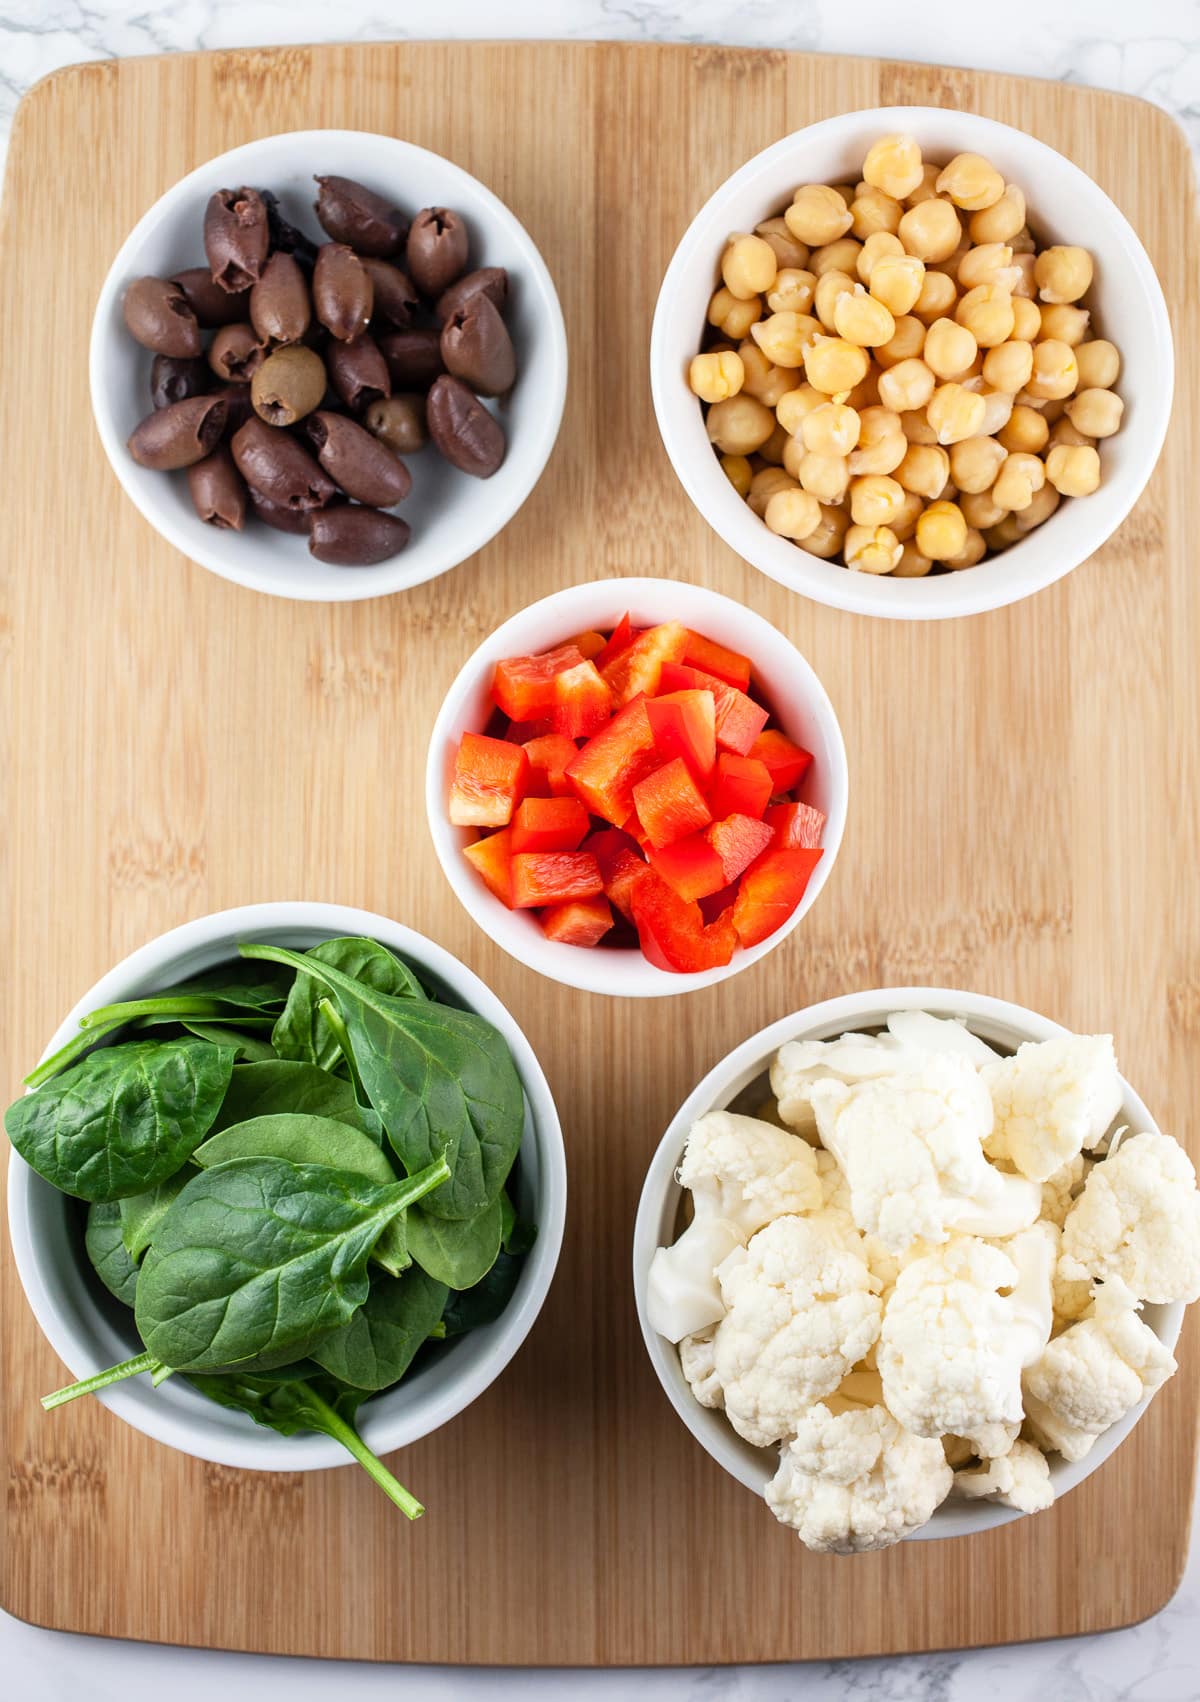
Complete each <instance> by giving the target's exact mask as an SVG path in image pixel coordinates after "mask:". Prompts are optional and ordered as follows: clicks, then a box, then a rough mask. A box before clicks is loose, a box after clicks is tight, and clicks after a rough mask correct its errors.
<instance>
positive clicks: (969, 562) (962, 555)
mask: <svg viewBox="0 0 1200 1702" xmlns="http://www.w3.org/2000/svg"><path fill="white" fill-rule="evenodd" d="M986 554H987V544H986V543H985V542H984V539H983V534H982V533H981V532H977V531H976V530H975V528H974V527H973V526H968V527H967V541H966V543H965V544H964V545H963V547H962V549H961V550H959V551H958V553H957V554H956V555H952V556H947V557H946V563H945V565H946V566H947V567H949V568H952V569H953V570H954V572H955V573H957V572H958V570H959V569H960V568H963V567H974V566H975V564H976V562H980V561H982V560H983V558H984V556H985V555H986Z"/></svg>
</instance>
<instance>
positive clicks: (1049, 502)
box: [1013, 480, 1062, 537]
mask: <svg viewBox="0 0 1200 1702" xmlns="http://www.w3.org/2000/svg"><path fill="white" fill-rule="evenodd" d="M1061 501H1062V497H1061V496H1060V495H1059V494H1058V492H1057V491H1056V490H1055V488H1054V486H1053V485H1052V484H1051V483H1050V482H1049V480H1047V481H1046V483H1045V484H1044V485H1043V486H1042V488H1041V490H1040V491H1035V492H1034V493H1033V501H1032V502H1031V503H1030V504H1029V507H1028V508H1023V509H1022V510H1021V512H1020V513H1019V514H1014V516H1013V519H1014V520H1015V521H1016V523H1017V531H1018V532H1019V533H1020V534H1021V536H1022V537H1024V536H1025V534H1026V533H1027V532H1032V531H1033V529H1034V527H1035V526H1040V525H1041V524H1042V522H1043V521H1044V520H1049V518H1050V516H1051V515H1052V514H1053V513H1054V510H1055V509H1056V508H1057V507H1058V505H1059V503H1060V502H1061Z"/></svg>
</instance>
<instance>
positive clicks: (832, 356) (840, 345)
mask: <svg viewBox="0 0 1200 1702" xmlns="http://www.w3.org/2000/svg"><path fill="white" fill-rule="evenodd" d="M869 364H870V360H869V357H868V355H867V351H866V350H865V349H864V348H860V347H859V345H858V344H857V343H850V342H847V341H846V340H845V339H844V338H842V337H814V338H813V340H812V342H811V343H810V344H809V345H808V346H807V348H806V349H805V351H804V372H805V376H806V377H807V379H808V382H809V383H810V384H812V385H814V386H815V387H816V389H818V390H823V391H824V392H825V394H826V395H827V396H836V395H839V394H840V393H841V392H842V391H845V390H853V388H854V386H855V385H856V384H857V383H859V381H860V380H861V379H863V378H865V377H866V375H867V367H868V365H869Z"/></svg>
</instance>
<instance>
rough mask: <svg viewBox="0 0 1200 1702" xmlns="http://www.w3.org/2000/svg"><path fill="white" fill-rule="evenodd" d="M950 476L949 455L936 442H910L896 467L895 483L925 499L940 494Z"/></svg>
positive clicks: (929, 500)
mask: <svg viewBox="0 0 1200 1702" xmlns="http://www.w3.org/2000/svg"><path fill="white" fill-rule="evenodd" d="M949 477H950V457H949V456H948V455H947V454H946V451H945V450H944V449H942V448H939V446H938V445H937V444H936V443H910V444H909V446H908V449H907V450H906V452H905V456H904V459H903V461H901V463H900V465H899V466H898V467H897V468H896V483H897V484H898V485H900V487H901V488H902V489H903V490H906V491H911V492H912V493H913V494H914V495H916V496H918V497H924V498H925V499H926V501H928V502H933V501H934V499H935V498H937V497H939V496H941V494H942V489H943V487H944V486H945V483H946V480H947V479H948V478H949Z"/></svg>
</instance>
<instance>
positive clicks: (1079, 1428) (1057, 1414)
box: [1024, 1278, 1176, 1460]
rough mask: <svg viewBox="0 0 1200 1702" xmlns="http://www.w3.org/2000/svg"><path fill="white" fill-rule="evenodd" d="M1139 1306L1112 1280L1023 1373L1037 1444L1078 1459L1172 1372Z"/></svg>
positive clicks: (1165, 1352) (1031, 1429)
mask: <svg viewBox="0 0 1200 1702" xmlns="http://www.w3.org/2000/svg"><path fill="white" fill-rule="evenodd" d="M1137 1309H1138V1303H1137V1298H1136V1296H1135V1295H1134V1294H1133V1293H1132V1292H1131V1291H1130V1290H1129V1289H1128V1288H1127V1287H1126V1285H1125V1284H1124V1283H1123V1282H1121V1281H1120V1279H1119V1278H1112V1279H1110V1280H1109V1281H1108V1282H1106V1283H1105V1284H1104V1286H1103V1287H1102V1288H1101V1289H1100V1290H1099V1292H1098V1293H1097V1295H1096V1302H1095V1305H1094V1307H1093V1308H1092V1312H1091V1315H1090V1316H1089V1317H1086V1318H1084V1319H1082V1320H1081V1321H1080V1322H1079V1323H1078V1324H1072V1325H1071V1327H1070V1329H1068V1330H1064V1331H1063V1333H1062V1335H1061V1336H1056V1337H1055V1338H1054V1340H1053V1341H1052V1342H1051V1343H1050V1344H1049V1346H1048V1347H1047V1348H1046V1350H1045V1352H1044V1353H1043V1354H1042V1356H1041V1358H1040V1359H1039V1360H1038V1361H1037V1363H1036V1364H1035V1365H1031V1366H1030V1367H1029V1369H1028V1370H1027V1371H1026V1373H1025V1379H1024V1390H1025V1416H1026V1423H1027V1425H1028V1428H1029V1433H1030V1435H1031V1436H1032V1437H1033V1440H1034V1441H1035V1442H1036V1443H1037V1444H1038V1446H1039V1447H1041V1448H1047V1449H1049V1448H1056V1449H1057V1450H1058V1452H1059V1453H1060V1454H1061V1455H1062V1456H1063V1458H1064V1459H1065V1460H1082V1459H1083V1458H1084V1456H1085V1455H1086V1454H1088V1453H1090V1452H1091V1450H1092V1447H1093V1446H1094V1444H1095V1441H1096V1438H1097V1437H1098V1436H1102V1435H1103V1434H1104V1432H1105V1431H1106V1430H1107V1429H1108V1428H1109V1426H1110V1425H1112V1424H1115V1423H1116V1422H1117V1420H1118V1419H1119V1418H1124V1416H1125V1414H1126V1413H1127V1412H1129V1411H1130V1410H1131V1408H1133V1407H1135V1406H1136V1405H1137V1403H1138V1402H1139V1401H1140V1400H1141V1399H1142V1397H1143V1396H1144V1395H1152V1394H1153V1393H1154V1392H1155V1390H1156V1389H1160V1388H1161V1387H1162V1385H1163V1384H1164V1383H1165V1382H1166V1381H1167V1378H1168V1377H1170V1376H1172V1375H1173V1374H1174V1372H1175V1369H1176V1366H1175V1361H1174V1359H1173V1358H1172V1357H1171V1354H1170V1353H1169V1351H1168V1350H1167V1349H1166V1348H1165V1347H1164V1346H1163V1344H1162V1342H1160V1341H1159V1339H1158V1337H1157V1336H1156V1335H1155V1333H1154V1331H1153V1330H1152V1329H1151V1328H1150V1327H1149V1325H1148V1324H1144V1323H1143V1322H1142V1320H1141V1319H1140V1318H1139V1317H1138V1310H1137Z"/></svg>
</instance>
